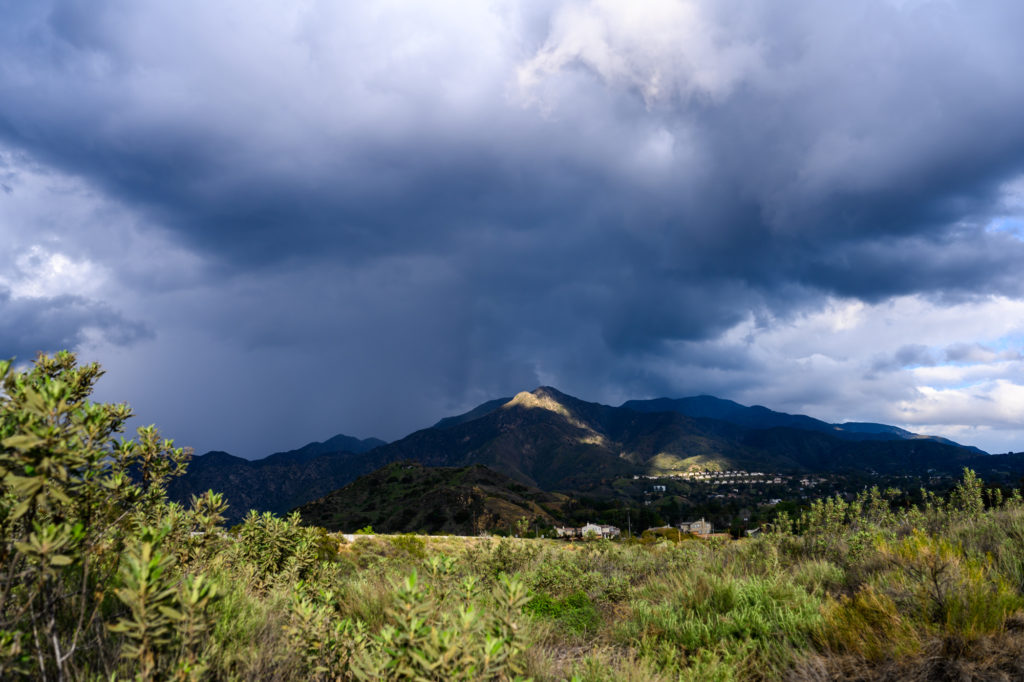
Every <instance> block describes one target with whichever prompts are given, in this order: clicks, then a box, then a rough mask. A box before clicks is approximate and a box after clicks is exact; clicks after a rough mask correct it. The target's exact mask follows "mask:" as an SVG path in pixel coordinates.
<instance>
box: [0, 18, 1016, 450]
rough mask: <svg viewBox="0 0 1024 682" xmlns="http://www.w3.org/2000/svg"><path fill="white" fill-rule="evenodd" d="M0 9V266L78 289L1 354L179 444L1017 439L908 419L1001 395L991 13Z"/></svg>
mask: <svg viewBox="0 0 1024 682" xmlns="http://www.w3.org/2000/svg"><path fill="white" fill-rule="evenodd" d="M0 8H2V10H3V12H4V16H5V17H7V20H6V21H5V22H4V23H3V24H2V25H0V147H2V148H3V152H2V153H3V156H2V157H0V158H2V159H3V160H4V163H3V164H0V183H2V184H3V190H4V191H3V193H2V194H0V220H2V221H3V222H2V223H0V230H3V231H4V236H5V238H6V242H7V243H8V244H9V245H10V249H9V254H8V255H7V256H6V258H7V259H8V260H7V261H4V262H9V263H11V265H4V267H5V268H14V265H13V263H15V261H16V259H17V258H19V257H23V256H24V254H30V253H33V252H32V249H37V251H36V252H37V253H38V252H39V251H38V250H39V249H42V250H43V252H45V253H46V254H50V255H51V256H52V255H54V254H59V255H60V256H61V257H63V258H66V259H69V261H70V262H77V263H80V264H86V265H88V266H89V267H92V268H93V270H92V271H91V273H92V274H91V275H90V277H89V281H90V282H91V283H92V284H91V286H92V288H91V289H90V291H89V292H88V293H87V294H86V296H87V297H88V300H89V301H92V302H93V303H89V304H88V305H86V304H84V303H82V302H81V301H79V300H78V299H75V298H53V299H52V300H51V301H50V304H48V305H50V307H49V308H48V309H50V310H63V311H65V312H64V313H62V314H63V317H61V318H60V319H61V320H63V321H62V322H61V323H60V324H59V325H58V324H53V325H49V326H47V325H46V324H33V323H32V320H34V319H35V318H31V319H30V318H29V317H27V315H28V313H27V312H19V313H18V314H17V315H15V314H14V313H13V312H11V313H7V314H5V316H4V324H3V327H4V333H3V334H2V335H0V341H2V342H3V343H4V344H7V345H9V346H10V347H11V348H12V349H13V350H11V351H5V352H9V353H15V352H19V353H20V352H22V351H23V350H25V349H29V348H31V349H33V350H35V349H36V347H37V346H38V347H39V348H46V349H53V348H58V347H64V346H69V345H70V346H75V347H78V348H79V349H80V350H81V351H82V352H83V353H88V354H90V358H89V359H92V356H96V359H99V360H101V361H102V362H104V364H105V365H106V366H107V367H108V370H109V371H108V376H107V379H106V381H109V382H111V383H110V384H109V385H108V386H107V387H106V388H105V389H104V390H107V391H109V392H110V393H111V394H113V393H116V392H118V391H120V392H121V395H119V396H113V395H112V397H113V398H116V399H128V400H130V401H131V402H133V404H135V405H136V408H137V409H138V410H139V411H140V412H144V413H145V419H146V420H147V421H157V422H158V423H160V424H162V425H164V426H165V428H166V430H167V431H168V432H169V433H171V435H176V436H177V437H178V438H179V439H183V440H185V441H187V442H188V444H192V445H195V446H196V447H197V448H198V449H206V448H213V447H220V448H225V449H232V450H234V451H237V452H238V453H239V454H243V455H250V456H251V455H258V454H261V453H264V452H269V451H271V450H273V449H275V448H280V447H289V446H294V445H298V444H301V442H304V441H306V440H312V439H314V438H324V437H328V436H330V435H332V434H333V433H335V432H338V431H345V432H347V433H352V434H353V435H357V436H369V435H378V436H381V437H388V438H391V437H397V436H400V435H404V433H405V432H407V431H409V430H411V429H413V428H417V427H420V426H423V425H425V424H427V423H430V422H431V421H433V420H435V419H436V418H438V417H440V416H443V415H445V414H447V413H449V412H451V411H453V410H457V409H462V408H464V407H468V406H471V405H473V404H474V403H476V402H482V401H483V400H486V399H489V398H493V397H494V396H497V395H506V394H510V393H511V392H515V391H518V390H522V389H529V388H533V387H534V386H535V385H537V384H541V383H547V384H553V385H556V386H558V387H559V388H561V389H562V390H565V391H568V392H570V393H574V394H577V395H580V397H583V398H587V399H594V400H606V401H609V402H611V401H615V400H619V399H623V400H624V399H626V398H634V397H646V396H653V395H663V394H664V395H684V394H690V393H697V392H710V393H715V394H717V395H722V396H723V397H731V398H734V399H738V400H746V401H748V402H762V403H765V404H769V405H770V406H771V407H774V408H777V409H787V408H788V409H794V410H802V411H809V412H811V413H812V414H814V416H818V417H821V418H826V419H838V418H850V419H878V420H888V421H898V422H899V423H901V424H904V425H909V426H915V427H916V426H917V425H920V426H928V427H929V428H932V429H933V430H934V429H935V428H938V429H939V430H942V429H945V430H946V432H947V433H954V432H956V433H963V429H974V431H971V432H970V433H971V434H973V436H976V438H975V440H976V441H977V439H978V438H981V439H985V438H989V439H990V440H989V441H988V442H981V441H978V444H979V445H981V446H982V447H986V446H988V447H990V448H995V446H996V445H998V446H1000V449H1001V448H1002V446H1003V445H1006V444H1008V445H1007V447H1013V445H1012V443H1013V439H1015V438H1017V437H1018V434H1015V433H1009V432H1007V433H1005V434H1004V435H1001V436H998V437H996V436H992V435H991V434H990V433H987V432H984V429H985V428H987V427H986V424H987V422H986V421H985V420H984V419H979V417H978V415H981V414H982V413H983V411H982V410H974V409H973V408H972V409H971V410H968V411H967V412H969V413H970V414H971V415H972V416H971V418H970V420H968V421H956V419H955V416H954V415H953V410H952V409H945V408H944V410H943V411H940V410H937V409H931V410H926V409H924V408H923V407H921V405H924V404H925V403H928V404H935V399H934V396H935V395H936V394H935V393H934V392H936V391H939V392H941V391H958V390H960V391H968V390H969V391H972V392H973V393H970V395H971V396H975V397H977V396H982V397H984V396H993V395H996V394H998V395H1003V396H1005V395H1009V394H1013V391H1012V390H1009V393H1008V392H1007V391H1008V389H1006V388H1005V387H1006V386H1010V387H1013V386H1018V385H1020V384H1019V383H1018V381H1019V375H1020V369H1019V365H1020V362H1021V361H1020V354H1019V351H1020V348H1021V338H1022V335H1024V323H1021V322H1016V321H1015V320H1010V321H1009V322H1007V323H1006V324H1001V325H994V324H992V323H991V321H992V319H994V317H996V318H997V317H999V315H1012V314H1013V312H1012V311H1014V310H1016V308H1014V306H1015V305H1016V304H1017V302H1018V301H1020V299H1021V298H1022V296H1024V292H1022V291H1021V283H1020V278H1019V276H1018V274H1017V273H1018V272H1019V270H1020V265H1021V263H1022V262H1024V240H1022V233H1021V230H1020V229H1018V226H1019V224H1020V223H1019V221H1020V217H1021V215H1024V126H1022V125H1021V124H1020V123H1019V112H1020V111H1021V110H1022V109H1024V85H1022V84H1021V82H1020V79H1019V78H1018V77H1017V75H1016V74H1015V69H1014V65H1016V64H1020V63H1022V62H1024V42H1022V41H1021V40H1020V39H1019V31H1018V29H1017V27H1019V26H1021V25H1024V8H1022V7H1020V6H1018V5H1017V4H1015V3H1011V2H986V1H981V2H970V3H967V2H951V1H944V2H926V1H913V0H904V1H896V0H869V1H868V2H864V3H857V4H852V5H849V6H825V5H816V4H813V3H806V2H795V1H783V2H768V1H763V2H754V3H750V2H738V1H732V0H726V1H725V2H721V1H719V2H704V1H698V0H654V1H653V2H649V3H644V4H643V5H642V7H640V6H636V7H634V6H631V5H628V4H623V3H615V2H602V1H592V2H561V3H549V2H536V3H501V2H495V3H487V4H484V3H479V4H476V3H473V4H466V3H455V2H452V3H444V2H441V3H430V4H428V5H417V4H409V3H373V4H372V5H359V4H357V5H335V4H333V3H320V2H303V3H291V4H288V5H284V4H280V3H274V2H269V1H267V2H244V3H243V2H225V3H217V4H215V5H211V4H209V3H203V2H198V1H195V2H182V3H175V4H174V5H166V6H144V5H139V4H138V3H131V2H111V3H105V4H103V5H102V6H97V5H96V4H95V3H86V2H76V1H70V2H38V3H16V2H7V3H4V2H0ZM82 267H85V265H83V266H82ZM12 272H13V270H12ZM0 274H4V273H3V272H2V271H0ZM11 280H12V277H10V276H8V277H6V278H5V279H4V280H3V281H4V282H9V281H11ZM7 286H8V287H11V286H12V285H11V284H10V283H8V284H7ZM50 293H51V294H52V295H54V296H64V297H67V296H72V297H73V296H78V295H80V292H75V291H67V290H61V291H51V292H50ZM9 299H10V300H11V301H14V300H16V299H13V298H10V297H9ZM17 300H21V299H17ZM82 300H85V299H82ZM76 301H78V302H77V303H76ZM19 305H26V304H19ZM33 305H35V304H33ZM83 305H85V308H81V306H83ZM90 305H91V306H93V307H92V308H89V307H88V306H90ZM61 306H63V307H61ZM75 306H79V308H75ZM858 306H860V307H858ZM897 308H898V309H900V310H902V311H904V313H907V311H913V313H912V314H913V315H915V316H920V317H917V318H914V319H913V320H912V321H913V322H914V324H909V323H908V324H903V323H902V322H901V321H898V320H895V319H894V318H892V317H891V316H889V315H888V313H886V311H887V310H893V309H897ZM38 309H40V310H42V309H46V308H38ZM11 310H14V309H13V308H12V309H11ZM18 310H22V309H21V308H19V309H18ZM71 310H78V312H76V313H74V314H72V313H71V312H68V311H71ZM853 310H858V311H861V312H860V313H859V314H858V315H855V316H854V318H852V319H851V320H848V321H847V323H842V322H836V320H837V319H839V318H837V317H835V316H836V315H838V314H839V313H838V312H837V311H853ZM978 310H984V311H987V313H986V314H987V316H986V317H984V318H983V319H982V317H979V318H978V322H977V325H978V326H969V325H968V324H967V323H966V322H957V321H956V320H955V319H954V318H952V317H950V315H951V314H952V313H951V311H958V314H959V315H960V318H961V319H965V317H966V316H968V312H969V311H978ZM998 310H1002V311H1003V312H1002V313H999V312H997V311H998ZM864 311H872V315H866V313H865V312H864ZM87 313H88V314H87ZM33 314H36V313H33ZM40 314H41V313H40ZM851 314H852V313H851ZM993 316H994V317H993ZM925 317H927V319H925ZM86 318H89V319H93V320H94V322H93V323H90V324H93V325H94V326H95V325H96V322H95V320H99V321H100V323H101V324H100V326H101V327H102V328H104V329H107V330H108V331H107V332H104V334H106V335H104V334H98V335H93V336H88V335H86V336H83V335H82V333H81V332H80V331H78V330H80V329H84V328H85V327H86V326H87V319H86ZM823 320H830V322H828V323H826V322H824V321H823ZM884 320H889V322H888V323H887V324H889V326H890V327H893V326H896V327H898V328H899V329H900V333H899V334H889V333H887V332H885V331H884V330H883V329H882V327H881V326H880V325H882V324H883V323H884ZM843 324H846V326H843ZM26 325H27V326H26ZM133 325H134V326H133ZM138 325H141V326H138ZM943 325H946V326H945V327H944V326H943ZM15 326H17V328H18V329H20V330H24V329H32V330H33V331H32V332H31V334H29V333H28V332H25V331H19V332H12V331H10V330H11V329H14V328H15ZM808 326H809V328H813V329H816V330H817V331H816V332H815V333H813V334H810V335H805V336H803V337H794V338H789V337H788V336H787V333H788V332H787V331H786V330H793V329H803V328H808ZM940 327H941V328H942V329H947V328H948V333H947V332H946V331H943V332H941V333H940V332H939V331H937V330H938V328H940ZM133 329H134V330H136V331H134V332H133V331H130V330H133ZM143 329H147V330H151V331H152V334H146V333H142V332H141V331H139V330H143ZM954 331H956V332H957V333H953V332H954ZM839 338H843V339H845V340H844V341H842V342H839V341H837V339H839ZM854 338H856V341H854V340H853V339H854ZM971 349H974V350H971ZM978 349H987V350H985V351H984V352H983V351H981V350H978ZM950 364H952V365H956V366H959V367H965V366H971V367H975V368H984V370H985V372H988V374H986V377H985V378H977V377H975V378H965V377H963V376H961V377H959V378H958V379H957V382H952V380H950V381H948V382H946V383H943V381H945V380H942V381H940V378H938V377H936V376H929V377H923V376H921V375H916V374H914V372H919V371H920V370H921V369H922V368H932V369H939V368H941V367H945V366H947V365H950ZM978 371H981V369H978ZM993 372H994V373H995V374H993ZM186 377H187V379H186ZM986 382H987V383H986ZM996 382H1004V383H1002V384H998V383H996ZM1007 382H1008V383H1007ZM158 385H160V386H163V388H162V389H161V390H157V389H155V388H153V387H154V386H158ZM986 387H987V388H986ZM1000 387H1001V388H1000ZM929 391H931V393H930V392H929ZM943 395H951V394H943ZM965 395H966V394H965ZM1014 395H1015V394H1014ZM964 399H965V400H967V398H964ZM972 399H973V398H972ZM1014 400H1015V399H1013V400H1009V402H1006V401H1004V403H1003V404H1004V407H1002V408H1000V409H1001V410H1002V413H1006V414H1011V415H1013V414H1019V416H1021V417H1024V412H1020V413H1018V412H1014V410H1016V409H1022V410H1024V405H1020V406H1018V407H1013V408H1010V407H1006V405H1016V403H1015V402H1014ZM920 401H925V402H923V403H920V404H919V402H920ZM928 401H931V402H930V403H929V402H928ZM943 404H944V405H954V404H958V403H956V400H952V399H950V400H946V401H945V402H944V403H943ZM971 404H972V405H973V404H974V403H971ZM915 405H916V406H917V407H921V409H916V408H915V409H916V411H915V409H911V407H913V406H915ZM858 406H860V407H859V408H858ZM905 408H906V409H905ZM1007 410H1009V412H1007ZM940 414H941V415H942V418H941V419H938V418H937V415H940ZM271 417H272V418H271ZM1010 422H1012V419H1009V418H1004V417H1000V418H999V419H994V421H993V422H992V423H991V424H990V425H989V426H990V427H991V429H995V430H999V431H1000V433H1003V432H1006V431H1007V429H1008V428H1009V427H1008V424H1009V423H1010ZM257 423H258V424H259V426H253V424H257ZM978 429H981V430H980V431H979V430H978ZM958 430H959V431H958ZM1018 449H1022V448H1018Z"/></svg>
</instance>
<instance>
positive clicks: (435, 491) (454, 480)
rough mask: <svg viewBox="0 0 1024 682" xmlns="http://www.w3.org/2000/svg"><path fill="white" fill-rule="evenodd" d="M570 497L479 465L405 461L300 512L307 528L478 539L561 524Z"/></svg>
mask: <svg viewBox="0 0 1024 682" xmlns="http://www.w3.org/2000/svg"><path fill="white" fill-rule="evenodd" d="M566 499H567V498H566V497H565V496H564V495H558V494H555V493H548V492H544V491H543V490H539V489H537V488H534V487H531V486H526V485H523V484H521V483H519V482H517V481H514V480H512V479H511V478H509V477H508V476H504V475H502V474H499V473H497V472H495V471H492V470H491V469H488V468H487V467H485V466H482V465H479V464H476V465H473V466H468V467H425V466H423V465H422V464H420V463H418V462H408V461H405V462H393V463H391V464H388V465H387V466H384V467H382V468H381V469H378V470H377V471H374V472H373V473H370V474H368V475H366V476H362V477H360V478H358V479H357V480H355V481H354V482H352V483H349V484H348V485H346V486H345V487H344V488H341V489H339V490H335V491H333V492H331V493H329V494H327V495H326V496H324V497H322V498H320V499H318V500H314V501H313V502H307V503H306V504H304V505H302V506H301V507H299V509H298V512H299V513H300V514H301V515H302V520H303V521H304V522H305V523H307V524H313V525H317V526H323V527H324V528H327V529H328V530H340V531H344V532H349V533H351V532H354V531H356V530H358V529H359V528H363V527H365V526H372V527H373V529H374V530H375V531H377V532H381V533H409V532H421V533H453V534H457V535H476V534H477V533H479V532H480V531H483V530H490V529H494V528H513V527H514V524H515V522H516V521H517V520H519V519H521V518H522V517H524V516H525V517H527V518H531V519H535V521H536V522H538V523H540V524H541V525H553V524H556V523H559V522H560V521H561V513H560V510H561V507H562V505H563V504H564V503H565V501H566Z"/></svg>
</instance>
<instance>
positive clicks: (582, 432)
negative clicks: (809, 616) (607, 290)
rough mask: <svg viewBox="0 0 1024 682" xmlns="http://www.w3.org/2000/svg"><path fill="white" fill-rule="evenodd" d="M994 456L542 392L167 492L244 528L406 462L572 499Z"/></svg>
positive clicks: (853, 432) (792, 420)
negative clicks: (464, 470)
mask: <svg viewBox="0 0 1024 682" xmlns="http://www.w3.org/2000/svg"><path fill="white" fill-rule="evenodd" d="M993 457H994V456H988V455H986V454H985V453H984V452H982V451H981V450H978V449H977V448H973V447H970V446H963V445H960V444H957V443H954V442H952V441H949V440H946V439H943V438H936V437H930V436H921V435H918V434H914V433H911V432H909V431H905V430H903V429H899V428H897V427H894V426H888V425H884V424H870V423H860V422H854V423H845V424H829V423H827V422H823V421H820V420H817V419H814V418H812V417H807V416H804V415H791V414H785V413H782V412H775V411H772V410H769V409H767V408H764V407H760V406H755V407H746V406H743V405H740V404H738V403H735V402H732V401H729V400H722V399H719V398H715V397H712V396H697V397H693V398H682V399H677V400H673V399H666V398H659V399H654V400H631V401H628V402H626V403H624V404H623V405H621V406H619V407H612V406H608V405H601V404H598V403H591V402H586V401H583V400H579V399H578V398H574V397H572V396H569V395H566V394H564V393H562V392H560V391H558V390H556V389H554V388H551V387H546V386H545V387H540V388H538V389H536V390H534V391H531V392H525V391H524V392H522V393H519V394H517V395H515V396H513V397H512V398H508V399H505V398H500V399H496V400H491V401H488V402H486V403H484V404H482V405H480V406H478V407H476V408H474V409H473V410H470V411H469V412H466V413H464V414H461V415H456V416H452V417H448V418H445V419H442V420H440V421H439V422H437V423H436V424H434V425H433V426H431V427H429V428H426V429H422V430H419V431H416V432H414V433H412V434H410V435H408V436H406V437H405V438H402V439H401V440H398V441H395V442H393V443H384V442H383V441H380V440H378V439H366V440H359V439H355V438H351V437H348V436H336V437H335V438H332V439H330V440H328V441H325V442H323V443H310V444H309V445H306V446H304V447H302V448H300V449H298V450H293V451H289V452H283V453H275V454H273V455H270V456H269V457H266V458H264V459H262V460H255V461H250V460H245V459H242V458H240V457H234V456H232V455H229V454H227V453H223V452H211V453H207V454H205V455H201V456H198V457H195V458H194V459H193V462H192V464H191V465H190V467H189V470H188V473H187V474H186V475H185V476H183V477H181V478H178V479H176V480H175V481H173V483H172V485H171V486H170V490H169V492H170V494H171V496H172V498H174V499H180V500H183V501H184V500H187V499H188V497H189V496H190V495H192V494H196V493H199V492H202V491H203V490H206V489H207V488H213V489H215V490H220V491H222V492H224V493H225V494H226V496H227V497H228V501H229V503H230V504H231V510H229V516H230V518H229V520H232V521H237V520H240V519H241V517H242V515H244V513H245V511H246V510H247V509H249V508H255V509H259V510H267V511H274V512H277V513H283V512H287V511H288V510H290V509H293V508H295V507H298V506H299V505H301V504H304V503H306V502H309V501H311V500H315V499H318V498H321V497H323V496H325V495H327V493H329V492H331V491H333V490H336V489H338V488H341V487H342V486H344V485H346V484H348V483H350V482H352V481H354V480H355V479H357V478H358V477H359V476H363V475H366V474H369V473H371V472H373V471H375V470H377V469H380V468H381V467H384V466H385V465H388V464H391V463H393V462H398V461H412V462H419V463H421V464H423V465H427V466H439V467H467V466H473V465H484V466H486V467H488V468H490V469H492V470H493V471H495V472H498V473H499V474H501V475H503V476H507V477H509V478H511V479H512V480H514V481H516V482H518V483H519V484H521V485H527V486H535V487H537V488H539V489H542V490H546V491H565V492H573V491H580V490H595V489H597V488H600V487H606V485H607V484H608V482H610V481H613V480H614V479H616V478H621V477H626V476H632V475H637V474H666V473H672V472H678V471H686V470H693V469H718V470H730V469H746V470H755V471H792V472H854V471H857V472H866V471H877V472H882V473H922V472H925V471H927V470H929V469H930V470H935V471H941V472H948V473H958V472H959V471H960V470H961V469H962V467H964V466H968V465H973V463H974V462H975V461H979V460H984V461H985V462H986V463H988V462H989V461H990V460H993ZM1014 465H1015V464H1014Z"/></svg>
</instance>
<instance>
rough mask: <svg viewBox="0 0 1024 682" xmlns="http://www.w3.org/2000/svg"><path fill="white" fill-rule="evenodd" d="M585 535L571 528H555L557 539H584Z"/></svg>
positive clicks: (577, 529)
mask: <svg viewBox="0 0 1024 682" xmlns="http://www.w3.org/2000/svg"><path fill="white" fill-rule="evenodd" d="M582 536H583V533H581V532H580V529H579V528H570V527H568V526H565V527H563V526H555V537H559V538H578V537H582Z"/></svg>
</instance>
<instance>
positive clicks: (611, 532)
mask: <svg viewBox="0 0 1024 682" xmlns="http://www.w3.org/2000/svg"><path fill="white" fill-rule="evenodd" d="M590 533H593V534H594V535H595V536H596V537H599V538H608V539H611V538H617V537H619V536H620V535H622V531H621V530H620V529H619V528H616V527H615V526H606V525H602V524H599V523H588V524H587V525H585V526H583V527H582V528H571V527H569V526H565V527H562V526H555V535H557V536H558V537H560V538H569V539H572V538H585V537H588V534H590Z"/></svg>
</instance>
